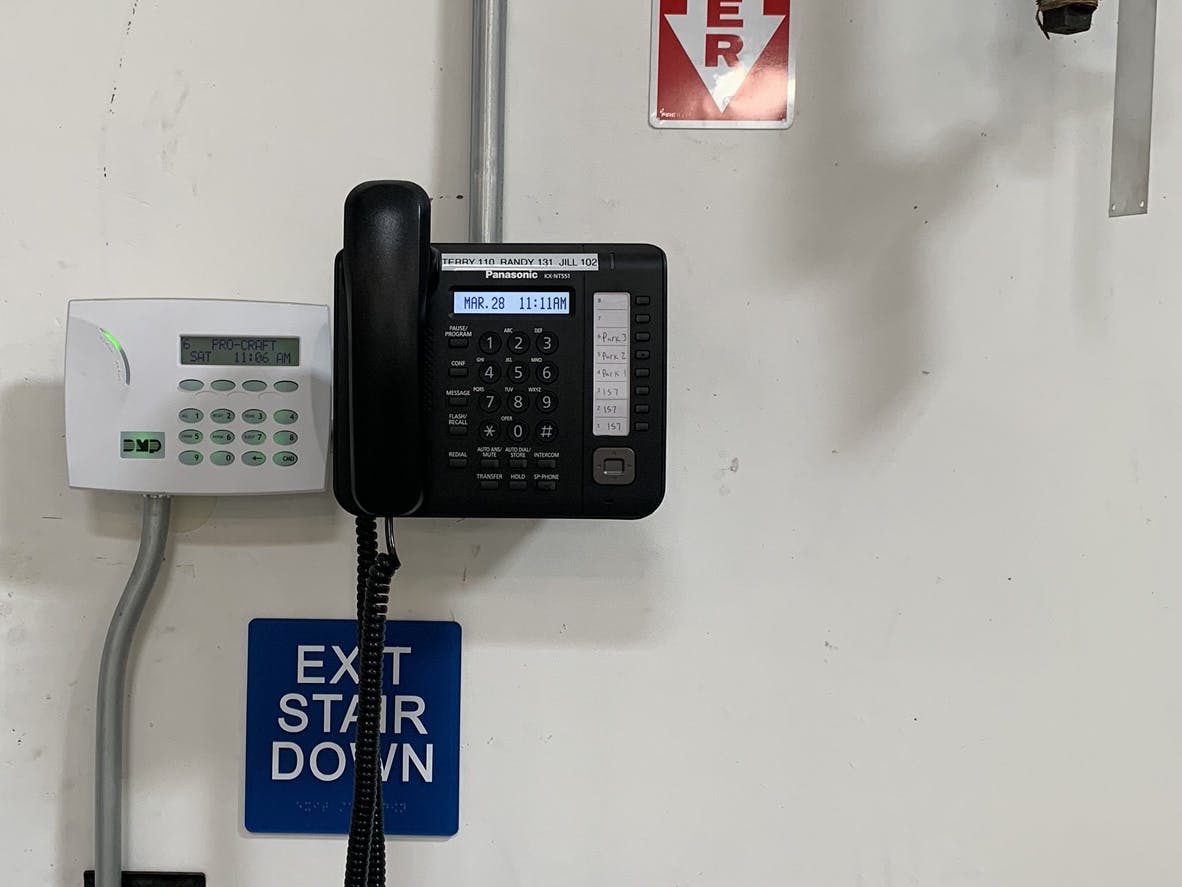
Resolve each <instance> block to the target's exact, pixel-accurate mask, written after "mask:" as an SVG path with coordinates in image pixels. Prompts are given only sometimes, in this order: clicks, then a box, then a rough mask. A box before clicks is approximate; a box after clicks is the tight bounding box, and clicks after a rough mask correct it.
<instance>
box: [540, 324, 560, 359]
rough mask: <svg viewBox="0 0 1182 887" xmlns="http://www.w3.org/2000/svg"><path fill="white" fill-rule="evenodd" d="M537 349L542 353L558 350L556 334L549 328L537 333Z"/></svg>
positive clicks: (551, 352)
mask: <svg viewBox="0 0 1182 887" xmlns="http://www.w3.org/2000/svg"><path fill="white" fill-rule="evenodd" d="M538 350H539V351H541V352H542V353H543V354H553V353H554V352H555V351H557V350H558V336H556V335H554V334H553V333H552V332H550V331H549V330H543V331H542V332H540V333H538Z"/></svg>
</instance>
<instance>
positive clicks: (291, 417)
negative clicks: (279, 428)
mask: <svg viewBox="0 0 1182 887" xmlns="http://www.w3.org/2000/svg"><path fill="white" fill-rule="evenodd" d="M299 417H300V416H299V413H297V412H296V411H295V410H276V411H275V416H274V418H275V421H276V422H278V423H279V424H280V425H293V424H295V421H296V419H298V418H299Z"/></svg>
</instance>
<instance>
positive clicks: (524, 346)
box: [509, 333, 529, 354]
mask: <svg viewBox="0 0 1182 887" xmlns="http://www.w3.org/2000/svg"><path fill="white" fill-rule="evenodd" d="M509 350H510V351H512V352H513V353H514V354H525V352H527V351H529V336H527V335H526V334H525V333H510V334H509Z"/></svg>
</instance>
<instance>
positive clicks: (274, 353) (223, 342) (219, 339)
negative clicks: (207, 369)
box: [181, 335, 300, 367]
mask: <svg viewBox="0 0 1182 887" xmlns="http://www.w3.org/2000/svg"><path fill="white" fill-rule="evenodd" d="M202 364H205V365H207V366H219V367H232V366H240V367H247V366H256V367H257V366H264V367H266V366H273V367H294V366H299V365H300V340H299V338H298V337H296V336H236V335H220V336H181V365H182V366H199V365H202Z"/></svg>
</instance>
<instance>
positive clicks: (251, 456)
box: [242, 450, 267, 467]
mask: <svg viewBox="0 0 1182 887" xmlns="http://www.w3.org/2000/svg"><path fill="white" fill-rule="evenodd" d="M266 461H267V457H266V456H265V455H264V454H263V453H260V452H259V451H258V450H251V451H250V452H249V453H243V454H242V464H243V465H250V466H251V467H254V466H258V465H262V464H263V463H264V462H266Z"/></svg>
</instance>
